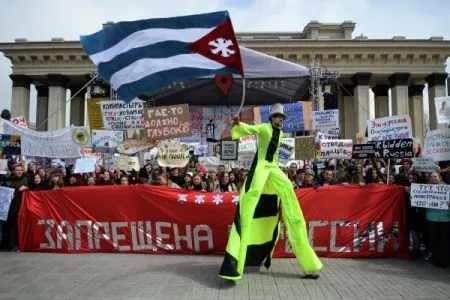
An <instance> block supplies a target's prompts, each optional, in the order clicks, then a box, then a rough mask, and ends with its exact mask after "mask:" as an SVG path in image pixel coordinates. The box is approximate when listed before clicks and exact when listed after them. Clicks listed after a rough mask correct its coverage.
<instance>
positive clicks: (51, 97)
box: [47, 74, 68, 131]
mask: <svg viewBox="0 0 450 300" xmlns="http://www.w3.org/2000/svg"><path fill="white" fill-rule="evenodd" d="M47 78H48V85H49V88H48V117H49V119H48V123H47V124H48V130H49V131H51V130H56V129H60V128H64V126H65V123H66V90H67V82H68V79H67V77H65V76H63V75H60V74H50V75H48V76H47Z"/></svg>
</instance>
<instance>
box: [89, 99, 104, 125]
mask: <svg viewBox="0 0 450 300" xmlns="http://www.w3.org/2000/svg"><path fill="white" fill-rule="evenodd" d="M108 100H109V98H94V99H88V100H87V112H88V120H89V127H90V128H91V130H94V129H103V115H102V109H101V107H100V102H102V101H108Z"/></svg>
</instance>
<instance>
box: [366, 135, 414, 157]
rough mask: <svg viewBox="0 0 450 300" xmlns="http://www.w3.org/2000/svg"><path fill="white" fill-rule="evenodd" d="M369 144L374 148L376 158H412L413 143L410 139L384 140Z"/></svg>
mask: <svg viewBox="0 0 450 300" xmlns="http://www.w3.org/2000/svg"><path fill="white" fill-rule="evenodd" d="M369 143H371V144H373V145H374V146H375V157H376V158H411V157H414V141H413V140H412V139H401V140H385V141H376V142H369Z"/></svg>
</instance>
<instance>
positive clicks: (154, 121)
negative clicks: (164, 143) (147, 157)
mask: <svg viewBox="0 0 450 300" xmlns="http://www.w3.org/2000/svg"><path fill="white" fill-rule="evenodd" d="M144 122H145V131H146V132H147V137H149V138H150V139H151V140H164V139H172V138H179V137H186V136H191V135H192V127H191V119H190V115H189V105H187V104H180V105H172V106H158V107H152V108H147V109H146V110H145V113H144Z"/></svg>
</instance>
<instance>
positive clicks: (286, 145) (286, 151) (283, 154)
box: [278, 138, 295, 166]
mask: <svg viewBox="0 0 450 300" xmlns="http://www.w3.org/2000/svg"><path fill="white" fill-rule="evenodd" d="M294 149H295V138H283V141H282V142H281V145H280V150H278V151H279V152H278V164H280V165H282V166H285V165H286V163H287V162H288V160H294V157H295V151H294Z"/></svg>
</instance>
